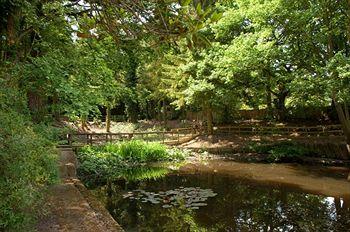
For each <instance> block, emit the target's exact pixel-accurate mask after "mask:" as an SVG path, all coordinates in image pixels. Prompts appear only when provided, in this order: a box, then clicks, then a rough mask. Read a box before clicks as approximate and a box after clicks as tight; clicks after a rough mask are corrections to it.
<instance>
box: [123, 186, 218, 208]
mask: <svg viewBox="0 0 350 232" xmlns="http://www.w3.org/2000/svg"><path fill="white" fill-rule="evenodd" d="M216 195H217V194H216V193H214V192H213V190H211V189H201V188H200V187H187V188H184V187H179V188H176V189H173V190H168V191H159V192H157V193H155V192H147V191H144V190H139V189H138V190H134V191H132V192H128V193H126V194H124V195H123V197H124V198H129V199H130V200H140V201H141V202H143V203H147V202H149V203H151V204H162V207H163V208H165V209H167V208H172V207H175V206H179V205H180V204H182V205H184V206H185V207H186V208H191V209H199V207H201V206H207V203H205V201H206V200H207V199H208V198H210V197H215V196H216Z"/></svg>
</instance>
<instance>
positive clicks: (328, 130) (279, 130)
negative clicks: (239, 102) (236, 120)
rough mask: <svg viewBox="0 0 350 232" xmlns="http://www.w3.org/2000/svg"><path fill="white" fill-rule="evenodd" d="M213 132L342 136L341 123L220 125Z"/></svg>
mask: <svg viewBox="0 0 350 232" xmlns="http://www.w3.org/2000/svg"><path fill="white" fill-rule="evenodd" d="M214 134H235V135H283V136H296V137H297V136H301V137H302V136H317V137H319V136H343V135H344V133H343V130H342V128H341V125H327V126H302V127H297V126H222V127H217V128H215V130H214Z"/></svg>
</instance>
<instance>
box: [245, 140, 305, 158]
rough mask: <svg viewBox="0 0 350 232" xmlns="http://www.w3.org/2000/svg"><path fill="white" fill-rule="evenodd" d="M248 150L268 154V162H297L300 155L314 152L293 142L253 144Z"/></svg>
mask: <svg viewBox="0 0 350 232" xmlns="http://www.w3.org/2000/svg"><path fill="white" fill-rule="evenodd" d="M248 150H250V151H253V152H257V153H260V154H268V157H267V161H268V162H295V161H298V160H299V158H300V157H302V156H305V155H310V154H311V153H312V152H311V151H310V150H309V149H307V148H305V147H302V146H300V145H299V144H296V143H293V142H281V143H276V144H251V145H250V146H249V149H248Z"/></svg>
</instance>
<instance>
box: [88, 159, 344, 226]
mask: <svg viewBox="0 0 350 232" xmlns="http://www.w3.org/2000/svg"><path fill="white" fill-rule="evenodd" d="M215 165H218V164H215ZM223 165H224V166H225V165H226V166H227V165H231V164H230V163H229V164H223ZM219 166H220V165H219ZM226 166H225V167H226ZM206 167H207V166H206ZM253 167H254V166H253ZM226 168H227V167H226ZM245 168H247V167H245ZM259 168H260V166H259ZM279 168H280V166H279ZM287 168H290V167H287ZM259 170H260V169H259ZM261 170H264V168H263V166H262V169H261ZM261 170H260V172H261V173H260V174H259V173H257V175H260V176H264V173H262V172H263V171H261ZM148 171H150V172H151V171H152V169H149V170H148ZM156 171H157V172H159V170H156ZM281 171H283V168H282V169H281ZM319 171H320V170H318V172H319ZM266 172H268V171H266ZM286 172H288V170H286ZM310 172H311V173H310V175H309V176H307V175H306V174H305V170H302V173H303V175H305V177H304V178H302V179H303V180H306V183H303V184H301V183H298V182H296V183H293V184H292V183H286V182H285V181H281V182H280V183H278V182H277V181H273V182H271V181H265V180H261V181H258V180H256V179H254V178H253V179H254V180H253V179H252V178H244V177H242V176H240V175H232V174H229V173H227V172H224V171H221V170H220V168H215V169H214V170H211V171H210V170H209V171H208V169H207V168H200V167H199V166H187V167H185V168H183V169H180V170H177V171H169V173H168V174H167V175H165V176H164V177H159V178H158V179H156V180H143V181H140V180H135V178H134V179H133V180H131V181H125V180H120V181H115V182H114V183H111V184H108V185H106V186H103V187H100V188H97V189H95V190H93V193H94V194H95V195H97V196H98V197H99V198H100V199H101V200H103V202H104V203H105V204H106V207H107V209H108V210H109V212H110V213H111V214H112V216H113V217H114V218H115V219H116V220H117V222H118V223H119V224H120V225H121V226H122V227H123V228H124V229H125V230H126V231H339V232H340V231H341V232H345V231H350V195H349V194H348V192H347V188H349V192H350V185H346V184H348V183H347V182H346V181H343V176H342V174H341V173H340V174H339V173H334V175H333V176H332V174H329V173H328V174H327V177H326V178H325V179H321V180H322V182H321V184H318V185H322V183H324V185H322V186H318V185H317V186H318V187H314V188H311V189H312V191H307V190H305V188H301V187H299V185H300V186H302V185H307V184H308V183H309V184H310V185H313V184H314V182H316V181H317V180H319V179H320V178H321V177H320V176H316V175H315V174H314V173H312V171H310ZM165 173H166V172H165ZM306 173H307V172H306ZM321 174H322V173H321ZM321 174H320V173H319V174H318V175H321ZM281 175H282V174H281ZM290 175H291V176H293V173H292V174H290ZM294 175H295V176H296V177H297V175H298V174H294ZM302 177H303V176H302ZM308 178H309V179H310V180H308ZM312 178H313V179H314V180H312ZM283 179H284V178H283ZM327 182H328V183H327ZM332 184H333V185H332ZM337 185H339V186H340V185H341V186H340V189H344V191H343V192H336V191H335V193H336V195H333V196H332V195H325V193H324V191H323V190H325V191H326V190H327V189H329V188H332V186H337ZM344 185H345V186H344ZM329 186H330V187H329ZM317 188H320V191H319V193H317ZM310 192H312V193H310ZM326 193H327V191H326ZM330 193H333V192H332V191H331V192H330Z"/></svg>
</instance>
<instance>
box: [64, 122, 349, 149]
mask: <svg viewBox="0 0 350 232" xmlns="http://www.w3.org/2000/svg"><path fill="white" fill-rule="evenodd" d="M202 133H203V131H201V130H198V129H194V128H177V129H173V130H171V131H152V132H130V133H71V134H67V135H66V139H67V142H68V144H69V145H72V146H82V145H85V144H91V145H92V144H102V143H106V142H115V141H122V140H130V139H142V140H145V141H156V142H161V143H164V144H169V145H175V144H180V143H184V142H187V141H190V140H191V139H193V138H194V137H196V136H197V135H199V134H202ZM214 134H219V135H239V136H240V135H247V136H249V135H261V136H291V137H320V136H344V133H343V131H342V129H341V126H340V125H327V126H309V127H306V126H305V127H293V126H221V127H215V130H214Z"/></svg>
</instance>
